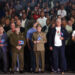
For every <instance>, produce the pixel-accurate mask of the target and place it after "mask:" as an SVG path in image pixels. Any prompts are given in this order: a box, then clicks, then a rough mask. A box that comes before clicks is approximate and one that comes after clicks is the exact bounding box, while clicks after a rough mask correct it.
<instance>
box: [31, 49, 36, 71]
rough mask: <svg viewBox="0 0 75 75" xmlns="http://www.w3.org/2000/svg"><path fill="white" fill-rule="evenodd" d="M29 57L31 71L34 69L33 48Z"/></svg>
mask: <svg viewBox="0 0 75 75" xmlns="http://www.w3.org/2000/svg"><path fill="white" fill-rule="evenodd" d="M30 59H31V68H32V71H35V66H36V65H35V53H34V51H33V50H31V51H30Z"/></svg>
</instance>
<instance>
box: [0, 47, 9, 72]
mask: <svg viewBox="0 0 75 75" xmlns="http://www.w3.org/2000/svg"><path fill="white" fill-rule="evenodd" d="M0 59H2V61H3V65H1V66H2V67H3V71H5V72H7V70H8V62H7V61H8V60H7V50H6V48H5V49H4V50H3V49H2V48H0Z"/></svg>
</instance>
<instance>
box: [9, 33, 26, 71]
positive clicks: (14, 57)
mask: <svg viewBox="0 0 75 75" xmlns="http://www.w3.org/2000/svg"><path fill="white" fill-rule="evenodd" d="M19 40H22V41H23V42H24V44H23V45H21V46H22V48H21V50H18V49H17V48H16V46H19ZM10 44H11V49H12V71H14V68H15V66H16V61H17V55H19V63H20V70H23V69H24V46H25V38H24V36H23V33H19V35H17V34H16V33H15V32H14V33H12V34H11V36H10Z"/></svg>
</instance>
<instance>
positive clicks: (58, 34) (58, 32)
mask: <svg viewBox="0 0 75 75" xmlns="http://www.w3.org/2000/svg"><path fill="white" fill-rule="evenodd" d="M60 37H61V27H56V34H55V39H54V46H57V47H59V46H62V40H61V39H60Z"/></svg>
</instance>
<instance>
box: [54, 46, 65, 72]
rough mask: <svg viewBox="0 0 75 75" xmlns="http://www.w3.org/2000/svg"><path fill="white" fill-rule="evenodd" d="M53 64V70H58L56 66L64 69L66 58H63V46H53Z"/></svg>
mask: <svg viewBox="0 0 75 75" xmlns="http://www.w3.org/2000/svg"><path fill="white" fill-rule="evenodd" d="M53 66H54V70H55V71H58V68H59V67H60V68H61V71H62V72H63V71H65V70H66V59H65V47H64V46H61V47H54V50H53Z"/></svg>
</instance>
